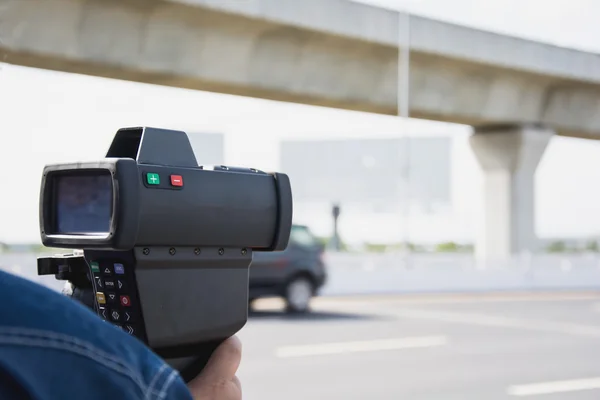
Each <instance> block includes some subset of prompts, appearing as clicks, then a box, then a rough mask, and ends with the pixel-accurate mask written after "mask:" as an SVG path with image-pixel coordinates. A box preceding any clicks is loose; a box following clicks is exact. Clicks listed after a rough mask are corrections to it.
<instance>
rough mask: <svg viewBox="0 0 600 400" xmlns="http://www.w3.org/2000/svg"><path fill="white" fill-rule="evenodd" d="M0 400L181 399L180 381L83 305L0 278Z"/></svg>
mask: <svg viewBox="0 0 600 400" xmlns="http://www.w3.org/2000/svg"><path fill="white" fill-rule="evenodd" d="M0 399H2V400H4V399H31V400H69V399H82V400H113V399H114V400H116V399H123V400H129V399H182V400H188V399H189V400H192V395H191V393H190V392H189V390H188V389H187V386H186V385H185V383H184V382H183V380H182V379H181V377H180V376H179V373H178V372H177V371H175V370H174V369H172V368H171V367H170V366H169V365H167V364H166V363H165V362H164V361H163V360H162V359H161V358H160V357H158V356H157V355H156V354H154V353H153V352H152V351H151V350H150V349H149V348H147V347H146V346H145V345H144V344H143V343H142V342H141V341H139V340H138V339H136V338H134V337H132V336H129V335H128V334H126V333H125V332H123V331H121V330H120V329H118V328H116V327H114V326H112V325H111V324H110V323H107V322H104V321H102V320H101V319H100V318H98V317H97V316H96V315H95V314H94V313H93V312H92V311H91V310H89V309H88V308H86V307H85V306H84V305H81V304H79V303H78V302H76V301H74V300H72V299H70V298H68V297H66V296H64V295H61V294H59V293H56V292H53V291H52V290H50V289H48V288H45V287H43V286H41V285H38V284H36V283H33V282H29V281H27V280H25V279H22V278H19V277H16V276H14V275H11V274H7V273H5V272H2V271H0Z"/></svg>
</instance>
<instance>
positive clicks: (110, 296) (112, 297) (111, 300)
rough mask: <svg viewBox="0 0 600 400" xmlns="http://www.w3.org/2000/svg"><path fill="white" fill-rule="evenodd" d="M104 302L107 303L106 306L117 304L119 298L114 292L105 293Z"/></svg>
mask: <svg viewBox="0 0 600 400" xmlns="http://www.w3.org/2000/svg"><path fill="white" fill-rule="evenodd" d="M106 301H107V302H108V304H118V303H119V296H117V294H116V293H114V292H107V293H106Z"/></svg>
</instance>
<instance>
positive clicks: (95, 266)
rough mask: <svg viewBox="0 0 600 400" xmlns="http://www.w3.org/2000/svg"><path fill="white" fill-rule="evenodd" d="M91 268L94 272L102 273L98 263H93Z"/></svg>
mask: <svg viewBox="0 0 600 400" xmlns="http://www.w3.org/2000/svg"><path fill="white" fill-rule="evenodd" d="M90 266H91V267H92V272H100V267H99V266H98V263H97V262H95V261H92V262H91V263H90Z"/></svg>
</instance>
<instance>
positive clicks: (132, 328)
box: [123, 325, 138, 335]
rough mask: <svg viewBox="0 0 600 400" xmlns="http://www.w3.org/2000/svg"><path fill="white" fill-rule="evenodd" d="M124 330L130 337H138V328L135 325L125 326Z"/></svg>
mask: <svg viewBox="0 0 600 400" xmlns="http://www.w3.org/2000/svg"><path fill="white" fill-rule="evenodd" d="M123 328H124V329H123V330H124V331H125V332H127V333H129V334H130V335H136V334H137V333H138V328H137V326H135V325H125V326H123Z"/></svg>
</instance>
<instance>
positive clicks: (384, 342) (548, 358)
mask: <svg viewBox="0 0 600 400" xmlns="http://www.w3.org/2000/svg"><path fill="white" fill-rule="evenodd" d="M277 306H278V305H277V304H276V302H274V301H271V300H267V301H265V302H263V303H259V305H258V307H257V308H258V311H256V312H254V313H253V314H252V315H251V318H250V321H249V322H248V324H247V326H246V327H245V328H244V329H243V330H242V332H241V333H240V337H241V339H242V341H243V343H244V359H243V364H242V367H241V369H240V373H239V376H240V378H241V380H242V384H243V388H244V399H246V400H275V399H277V400H280V399H286V400H306V399H327V400H329V399H346V400H353V399H361V400H364V399H377V400H384V399H385V400H402V399H410V400H415V399H417V400H420V399H423V400H496V399H518V398H529V399H532V400H535V399H539V400H557V399H572V400H584V399H585V400H592V399H594V400H597V399H599V398H600V294H593V293H592V294H589V293H588V294H577V295H568V294H547V295H544V294H537V295H521V296H515V295H508V294H507V295H495V296H489V295H488V296H458V297H457V296H443V297H431V296H427V297H416V296H412V297H406V296H385V297H383V296H379V297H375V296H369V297H353V298H347V297H346V298H323V299H319V300H318V301H316V302H315V304H314V313H313V314H311V315H308V316H305V317H289V316H285V315H284V314H282V313H281V311H279V310H278V309H277Z"/></svg>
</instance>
